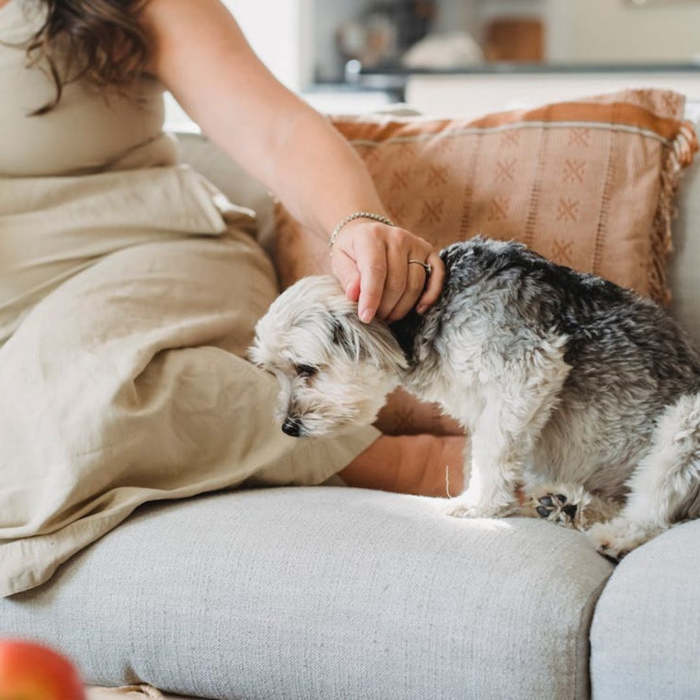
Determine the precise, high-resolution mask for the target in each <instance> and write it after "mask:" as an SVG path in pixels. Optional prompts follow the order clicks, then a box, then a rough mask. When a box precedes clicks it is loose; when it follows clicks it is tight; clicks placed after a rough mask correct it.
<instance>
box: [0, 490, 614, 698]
mask: <svg viewBox="0 0 700 700" xmlns="http://www.w3.org/2000/svg"><path fill="white" fill-rule="evenodd" d="M611 570H612V566H611V565H610V564H609V563H608V562H606V561H605V560H604V559H602V558H601V557H600V556H599V555H597V554H596V553H595V552H594V551H593V549H592V548H591V546H590V544H589V543H588V541H587V540H586V538H585V537H584V536H583V535H581V534H580V533H577V532H573V531H570V530H565V529H563V528H558V527H554V526H552V525H551V524H548V523H543V522H540V521H537V520H527V519H508V520H500V521H492V520H476V521H475V520H471V521H470V520H461V519H456V518H447V517H445V516H444V515H442V514H441V513H439V512H438V511H437V510H436V508H435V501H434V500H431V499H422V498H418V497H414V496H405V495H397V494H389V493H382V492H377V491H368V490H361V489H349V488H338V487H315V488H314V487H297V488H278V489H265V490H250V491H239V492H228V493H219V494H215V495H209V496H206V497H199V498H196V499H192V500H187V501H184V502H183V501H178V502H175V503H170V504H165V505H162V504H160V505H155V506H150V505H149V506H145V507H142V508H140V509H139V510H138V511H137V512H136V513H135V514H134V515H133V516H132V517H131V518H130V519H129V520H127V521H126V522H125V523H124V524H122V525H121V526H120V527H119V528H117V529H116V530H114V531H112V532H110V533H108V534H107V535H106V536H105V537H103V538H102V539H101V540H99V541H98V542H97V543H96V544H94V545H92V546H91V547H89V548H88V549H87V550H85V551H83V552H82V553H80V554H79V555H77V556H76V557H74V558H73V559H72V560H71V561H69V562H68V563H67V564H66V565H64V566H63V567H62V568H61V569H60V570H59V572H58V574H57V575H56V577H55V578H54V579H53V580H52V581H51V582H49V584H48V585H44V586H42V587H40V588H38V589H35V590H33V591H29V592H26V593H21V594H18V595H16V596H14V597H12V598H9V599H4V600H2V601H0V624H1V626H2V633H3V634H8V633H9V634H10V635H20V636H23V637H26V636H30V637H38V638H39V639H42V640H45V641H46V642H49V643H50V644H53V645H55V646H57V647H58V648H60V649H62V650H63V651H64V652H66V653H68V654H69V655H71V656H72V657H73V658H74V659H76V660H77V661H78V662H79V664H80V667H81V669H82V671H83V673H84V675H85V677H86V678H87V679H88V680H89V681H91V682H95V683H102V684H118V683H127V682H135V681H142V682H148V683H151V684H153V685H155V686H157V687H159V688H162V689H165V690H169V691H172V692H180V693H183V694H191V695H200V696H204V697H212V698H261V699H263V698H264V699H265V700H271V699H272V698H284V699H289V698H304V699H305V700H310V699H312V698H321V699H323V700H334V699H338V700H346V699H353V698H358V699H360V698H362V699H363V700H364V699H366V698H376V699H377V700H380V699H381V700H387V699H389V698H391V699H392V700H393V699H397V700H398V699H400V698H425V699H426V700H436V699H438V698H474V699H478V700H487V699H489V698H494V699H496V698H504V699H505V698H508V699H510V698H518V699H519V700H541V699H543V698H547V699H558V698H583V697H586V696H587V683H588V680H587V678H588V672H587V657H588V629H589V623H590V616H591V613H592V608H593V605H594V604H595V601H596V600H597V597H598V594H599V589H600V587H601V586H602V585H603V583H604V582H605V580H606V579H607V577H608V575H609V574H610V572H611Z"/></svg>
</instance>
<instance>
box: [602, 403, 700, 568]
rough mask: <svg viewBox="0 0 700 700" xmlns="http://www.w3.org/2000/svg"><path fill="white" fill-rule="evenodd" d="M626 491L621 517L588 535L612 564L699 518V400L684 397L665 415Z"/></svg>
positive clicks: (603, 524) (667, 410)
mask: <svg viewBox="0 0 700 700" xmlns="http://www.w3.org/2000/svg"><path fill="white" fill-rule="evenodd" d="M628 487H629V489H630V493H629V496H628V499H627V503H626V505H625V507H624V509H623V510H622V512H621V513H620V515H619V516H618V517H617V518H614V519H613V520H611V521H610V522H607V523H602V524H599V525H594V526H593V527H592V528H591V529H590V530H589V535H590V537H591V539H592V540H593V543H594V544H595V546H596V548H597V550H598V551H599V552H600V553H601V554H602V555H603V556H604V557H606V558H608V559H611V560H613V561H619V560H620V559H622V557H624V556H625V555H626V554H627V553H629V552H630V551H631V550H632V549H634V548H635V547H638V546H639V545H641V544H644V543H645V542H647V541H649V540H650V539H652V538H653V537H655V536H656V535H658V534H659V533H661V532H663V531H664V530H666V529H667V528H669V527H670V526H671V524H672V523H674V522H677V521H678V520H681V519H683V518H689V517H698V515H700V513H699V512H697V511H698V498H699V497H698V494H699V492H700V395H694V396H683V397H682V398H681V399H680V400H679V401H677V402H676V403H675V404H673V405H672V406H670V407H669V408H667V409H666V411H665V412H664V413H663V414H662V415H661V418H660V420H659V423H658V426H657V428H656V430H655V432H654V439H653V442H652V446H651V450H650V451H649V453H648V454H647V455H646V457H644V459H643V460H642V461H641V462H640V463H639V466H638V467H637V469H636V470H635V472H634V474H633V475H632V476H631V478H630V480H629V482H628Z"/></svg>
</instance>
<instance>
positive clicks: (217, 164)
mask: <svg viewBox="0 0 700 700" xmlns="http://www.w3.org/2000/svg"><path fill="white" fill-rule="evenodd" d="M177 140H178V143H179V144H180V155H181V157H182V160H183V161H185V162H186V163H189V164H190V165H191V166H192V167H193V168H194V169H195V170H196V171H197V172H200V173H203V174H204V175H206V177H207V179H209V180H210V181H211V182H213V183H214V184H215V185H216V186H217V187H218V188H219V189H220V190H221V191H222V192H223V193H224V194H225V195H226V196H227V197H228V198H229V199H230V200H231V201H232V202H234V203H235V204H238V205H240V206H242V207H248V208H249V209H252V210H253V211H254V212H255V213H256V216H257V220H258V236H257V238H258V242H259V243H260V245H262V246H263V248H265V249H266V250H267V251H268V252H270V251H271V250H272V245H273V242H274V241H273V238H274V230H275V206H274V200H273V199H272V196H271V195H270V193H269V192H268V191H267V189H266V188H265V186H264V185H263V184H262V183H261V182H259V181H258V180H255V179H254V178H252V177H251V176H250V175H249V174H248V173H247V172H246V171H245V170H243V168H242V167H241V166H240V165H238V163H236V162H235V161H233V160H232V159H231V158H230V157H229V156H228V155H226V153H224V152H223V151H222V150H221V149H220V148H219V147H218V146H217V145H216V144H214V143H212V142H211V141H210V140H209V139H208V138H207V137H206V136H202V135H200V134H196V133H192V134H190V133H179V134H177Z"/></svg>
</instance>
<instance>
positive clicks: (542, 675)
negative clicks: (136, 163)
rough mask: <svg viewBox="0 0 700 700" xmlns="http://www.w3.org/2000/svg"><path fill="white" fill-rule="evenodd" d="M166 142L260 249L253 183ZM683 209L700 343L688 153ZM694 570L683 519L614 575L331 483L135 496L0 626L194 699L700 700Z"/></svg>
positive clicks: (95, 677) (543, 547)
mask: <svg viewBox="0 0 700 700" xmlns="http://www.w3.org/2000/svg"><path fill="white" fill-rule="evenodd" d="M179 138H180V141H181V144H182V149H183V156H184V158H185V160H186V161H188V162H189V163H191V164H192V165H193V166H194V167H195V168H197V169H198V170H200V171H201V172H203V173H204V174H205V175H207V176H208V177H209V178H210V179H211V180H212V181H213V182H214V183H215V184H217V185H218V186H219V187H220V188H221V189H222V190H223V191H224V192H225V193H226V194H228V195H229V196H230V197H231V199H232V200H233V201H236V202H238V203H241V204H244V205H246V206H250V207H251V208H253V209H255V210H256V212H257V214H258V220H259V225H260V238H261V241H262V243H263V244H264V245H270V244H271V241H272V230H273V225H274V213H273V206H272V202H271V200H270V199H269V197H268V195H267V193H266V192H265V190H264V189H263V188H262V187H261V186H260V185H259V184H258V183H256V182H254V181H252V180H250V179H249V178H247V177H246V176H245V175H244V174H243V173H242V171H241V170H240V169H239V168H238V166H237V165H236V164H234V163H232V162H231V161H230V160H229V159H228V158H227V157H226V156H225V155H223V154H222V153H221V152H220V151H218V150H217V149H216V148H215V147H214V146H213V145H212V144H211V143H209V142H208V141H207V140H206V139H205V138H204V137H202V136H199V135H196V134H181V135H180V137H179ZM679 210H680V211H679V217H678V219H677V221H676V225H675V231H674V245H675V252H674V255H673V259H672V262H671V272H670V274H671V280H672V289H673V294H674V300H673V305H672V311H673V313H674V314H676V315H677V317H678V318H679V319H680V321H681V323H682V324H683V325H684V326H685V327H686V329H687V331H688V332H689V333H690V334H691V336H692V337H693V338H694V340H695V342H696V343H697V344H698V345H699V346H700V301H699V299H700V297H699V296H698V292H699V291H700V283H699V282H698V275H697V271H698V269H700V159H698V162H696V163H695V164H694V165H693V166H692V168H691V170H690V171H689V172H688V173H687V175H686V178H685V182H684V183H683V188H682V193H681V198H680V201H679ZM699 562H700V522H697V521H696V522H688V523H683V524H679V525H677V526H675V527H673V528H672V529H671V530H669V531H668V532H666V533H664V534H663V535H661V536H659V537H657V538H656V539H654V540H653V541H651V542H650V543H648V544H646V545H644V546H642V547H640V548H639V549H637V550H635V551H633V552H632V553H631V554H630V555H629V556H627V557H626V558H625V559H624V560H623V561H622V562H621V563H620V564H619V565H618V566H613V565H612V564H611V563H610V562H608V561H607V560H605V559H604V558H602V557H601V556H599V555H598V554H596V552H595V551H594V550H593V548H592V546H591V545H590V543H589V542H588V540H587V538H586V537H585V536H584V535H583V534H581V533H579V532H575V531H571V530H566V529H563V528H558V527H555V526H553V525H551V524H549V523H544V522H540V521H536V520H529V519H524V518H510V519H503V520H476V521H470V520H460V519H454V518H446V517H439V516H438V515H437V511H436V504H435V502H434V501H432V500H431V499H427V498H421V497H416V496H408V495H399V494H393V493H384V492H379V491H370V490H363V489H352V488H347V487H345V486H343V485H338V484H337V482H335V483H329V484H326V485H323V486H319V487H303V488H300V487H293V488H287V487H280V488H266V489H256V488H250V489H244V490H237V491H224V492H216V493H211V494H207V495H203V496H200V497H196V498H191V499H186V500H182V501H172V502H162V503H158V504H149V505H145V506H142V507H140V508H139V509H137V511H136V512H134V513H133V514H132V516H131V517H130V518H129V519H128V520H127V521H126V522H124V523H123V524H122V525H120V526H119V527H118V528H116V529H115V530H113V531H111V532H110V533H108V534H107V535H106V536H104V537H102V538H101V539H100V540H99V541H98V542H96V543H95V544H93V545H92V546H90V547H89V548H87V549H86V550H84V551H82V552H81V553H79V554H78V555H76V556H75V557H73V558H72V559H71V560H70V561H69V562H68V563H66V564H65V565H63V566H62V567H61V568H60V569H59V571H58V573H57V574H56V575H55V577H54V578H53V579H52V580H51V581H49V582H48V583H47V584H44V585H42V586H40V587H39V588H36V589H34V590H31V591H28V592H25V593H20V594H17V595H14V596H12V597H10V598H6V599H3V600H0V636H2V637H8V636H9V637H22V638H33V639H38V640H42V641H44V642H46V643H48V644H50V645H52V646H54V647H56V648H57V649H60V650H61V651H62V652H64V653H66V654H67V655H68V656H70V657H71V658H72V659H73V660H75V662H76V663H77V665H78V666H79V668H80V671H81V673H82V675H83V677H84V679H85V680H86V681H87V682H89V683H93V684H99V685H108V686H116V685H122V684H134V683H147V684H150V685H153V686H155V687H157V688H160V689H162V690H163V691H167V692H169V693H178V694H182V695H187V696H191V697H201V698H260V699H265V700H271V699H273V698H285V699H287V698H303V699H312V698H322V699H324V700H335V699H352V698H363V699H369V698H376V699H378V700H379V699H382V700H386V699H389V698H392V699H393V698H396V699H399V698H407V699H408V698H416V699H417V698H425V699H430V700H433V699H435V700H437V699H438V698H475V699H478V700H487V699H489V698H494V699H512V698H519V699H522V700H540V699H549V698H552V699H557V700H559V699H560V698H561V699H564V698H587V697H591V696H592V697H593V698H595V699H596V700H621V699H624V698H630V699H634V700H642V699H644V698H649V699H652V698H653V699H654V700H659V699H662V698H669V699H670V698H673V699H681V698H697V697H700V563H699Z"/></svg>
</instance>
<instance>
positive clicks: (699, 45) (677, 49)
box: [548, 0, 700, 63]
mask: <svg viewBox="0 0 700 700" xmlns="http://www.w3.org/2000/svg"><path fill="white" fill-rule="evenodd" d="M548 19H549V21H548V24H549V27H550V31H549V33H548V37H549V38H548V44H549V45H548V49H549V59H550V60H551V61H567V62H568V61H580V60H587V61H600V62H607V61H610V62H644V63H653V62H655V61H658V62H668V61H671V62H688V61H689V60H691V59H692V58H693V57H697V59H698V60H700V3H697V2H671V3H663V4H662V3H650V4H649V6H648V7H633V6H632V5H630V4H628V3H626V2H623V1H622V0H549V10H548Z"/></svg>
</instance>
